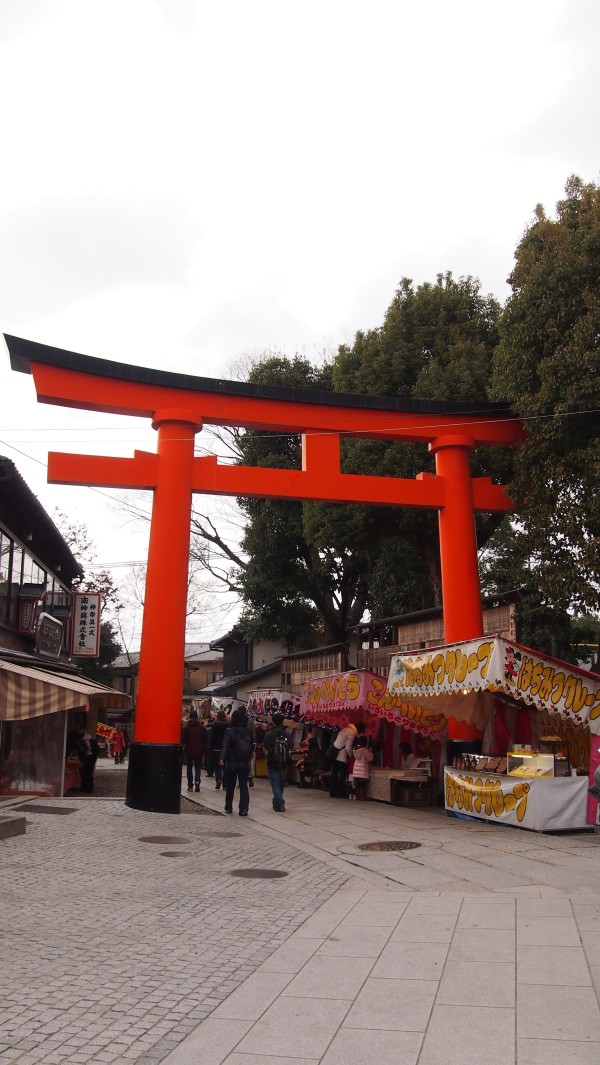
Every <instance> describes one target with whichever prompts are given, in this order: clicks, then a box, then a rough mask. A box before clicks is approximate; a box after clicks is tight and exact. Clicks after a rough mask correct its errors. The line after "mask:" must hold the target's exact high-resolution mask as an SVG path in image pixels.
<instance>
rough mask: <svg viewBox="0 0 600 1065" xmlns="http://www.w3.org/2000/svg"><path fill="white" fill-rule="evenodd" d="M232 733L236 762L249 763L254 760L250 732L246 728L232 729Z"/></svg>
mask: <svg viewBox="0 0 600 1065" xmlns="http://www.w3.org/2000/svg"><path fill="white" fill-rule="evenodd" d="M230 733H231V736H232V737H233V744H232V746H233V752H234V754H235V760H236V762H249V761H250V759H251V758H252V736H251V735H250V732H249V730H248V729H247V728H246V727H245V726H244V727H243V728H232V729H230Z"/></svg>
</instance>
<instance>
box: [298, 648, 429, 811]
mask: <svg viewBox="0 0 600 1065" xmlns="http://www.w3.org/2000/svg"><path fill="white" fill-rule="evenodd" d="M300 717H301V720H302V721H303V723H304V725H305V726H306V727H311V726H314V725H317V726H320V727H321V728H326V729H335V730H337V729H341V728H344V727H345V726H346V725H348V724H349V723H350V722H353V723H356V722H358V721H361V722H362V723H363V724H364V726H365V734H366V736H367V737H369V738H370V739H371V741H372V744H373V747H374V749H375V752H376V758H375V761H374V762H373V764H372V765H371V769H370V774H369V784H368V788H367V797H368V798H370V799H377V800H379V801H383V802H392V803H395V804H398V805H413V804H419V805H423V804H430V803H432V802H435V799H436V796H435V783H434V782H435V770H433V771H432V766H434V765H435V763H436V762H437V763H438V764H439V754H440V747H441V744H442V742H443V740H444V739H445V735H446V728H447V721H446V718H445V716H444V714H443V713H439V712H438V711H437V709H427V710H423V709H421V708H418V707H414V706H412V705H409V704H407V703H406V701H405V700H404V699H402V698H397V697H396V696H395V695H392V694H391V693H390V692H389V691H388V688H387V681H386V678H385V677H382V676H380V675H379V674H378V673H370V672H369V671H368V670H364V669H355V670H351V671H350V672H347V673H338V674H335V675H333V676H329V677H319V678H316V679H314V680H309V681H306V682H305V683H304V684H303V685H302V691H301V695H300ZM407 736H410V737H412V743H411V746H413V745H414V750H415V759H414V761H415V765H414V766H411V768H401V765H400V760H401V743H402V741H403V740H405V739H406V737H407ZM436 755H437V757H436Z"/></svg>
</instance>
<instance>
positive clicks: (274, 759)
mask: <svg viewBox="0 0 600 1065" xmlns="http://www.w3.org/2000/svg"><path fill="white" fill-rule="evenodd" d="M289 760H290V741H289V740H288V738H287V736H286V734H285V732H278V733H277V735H276V736H275V737H274V739H273V743H272V745H271V750H270V758H269V763H270V764H271V765H272V766H276V767H277V768H278V769H284V768H285V766H287V765H288V764H289Z"/></svg>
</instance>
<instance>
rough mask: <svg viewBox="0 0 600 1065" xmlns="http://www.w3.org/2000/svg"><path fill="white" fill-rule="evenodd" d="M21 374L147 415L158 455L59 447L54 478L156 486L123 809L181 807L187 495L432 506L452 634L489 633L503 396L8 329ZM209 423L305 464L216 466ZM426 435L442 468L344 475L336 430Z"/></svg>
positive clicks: (95, 405) (44, 391)
mask: <svg viewBox="0 0 600 1065" xmlns="http://www.w3.org/2000/svg"><path fill="white" fill-rule="evenodd" d="M5 340H6V344H7V346H8V350H9V353H10V358H11V366H12V368H13V370H18V371H21V372H23V373H31V374H32V375H33V379H34V383H35V387H36V391H37V397H38V401H39V402H41V403H55V404H58V405H60V406H66V407H76V408H79V409H82V410H94V411H103V412H105V413H110V414H125V415H137V416H139V417H143V418H151V420H152V426H153V428H155V429H156V430H157V433H158V446H157V452H156V454H151V453H148V452H139V451H136V452H134V457H133V458H132V459H126V458H105V457H99V456H98V457H96V456H89V455H67V454H60V453H56V452H51V453H50V454H49V456H48V480H49V481H50V482H51V483H54V484H87V485H98V486H100V485H101V486H103V487H109V488H146V489H152V490H153V492H154V498H153V505H152V522H151V529H150V543H149V549H148V568H147V577H146V600H145V607H144V618H143V625H142V638H141V646H140V664H139V677H138V695H137V703H136V718H135V734H134V742H133V743H132V746H131V752H130V760H129V771H128V781H127V799H126V801H127V804H128V805H129V806H132V807H134V808H136V809H141V810H149V811H159V812H163V813H179V809H180V784H181V767H180V758H179V741H180V729H181V692H182V687H183V661H184V647H185V617H186V599H187V577H188V565H189V547H190V524H191V509H192V493H193V492H204V493H208V494H211V495H248V496H259V497H265V498H266V497H276V498H279V499H300V500H306V499H319V500H323V501H327V502H335V503H371V504H379V505H386V506H389V505H395V506H409V507H425V508H430V509H436V510H437V511H438V512H439V532H440V556H441V574H442V599H443V611H444V637H445V640H446V642H447V643H455V642H458V641H461V640H467V639H474V638H476V637H478V636H482V635H483V625H482V614H481V594H480V587H479V573H478V567H477V544H476V539H475V520H474V517H475V513H474V512H475V511H476V510H484V511H507V510H509V509H510V507H511V503H510V500H509V499H508V498H507V496H506V494H505V492H504V488H503V486H501V485H495V484H493V483H492V481H491V479H490V478H489V477H476V478H472V477H471V473H470V468H469V455H470V452H471V451H472V450H473V449H474V448H475V447H478V446H487V447H489V446H500V447H506V446H516V445H518V444H519V443H521V442H522V440H523V439H524V428H523V425H522V423H521V422H520V421H519V420H517V419H515V418H514V416H513V415H512V414H511V412H510V410H509V408H508V407H507V406H506V405H504V404H477V405H475V404H468V403H459V404H454V403H441V402H440V403H435V402H429V401H423V400H410V399H408V400H406V399H395V398H388V397H383V396H361V395H342V394H339V393H329V392H314V391H309V390H304V389H295V388H282V387H275V386H263V385H255V384H242V383H238V382H234V381H221V380H215V379H210V378H202V377H191V376H187V375H184V374H177V373H169V372H167V371H162V370H151V369H146V368H141V367H137V366H129V365H125V364H122V363H115V362H110V361H107V360H104V359H96V358H90V357H88V356H85V355H78V354H76V353H74V352H69V351H63V350H62V349H60V348H52V347H48V346H46V345H44V344H37V343H34V342H32V341H28V340H22V339H20V338H18V337H12V336H6V335H5ZM204 424H213V425H227V426H236V427H242V428H246V429H262V430H268V431H271V432H282V433H294V434H299V435H301V436H302V469H301V470H279V469H265V468H259V467H247V466H221V465H219V463H218V461H217V459H216V458H215V457H213V456H211V457H208V458H195V457H194V440H195V436H196V433H197V432H199V431H200V430H201V429H202V426H203V425H204ZM341 436H350V437H366V438H371V439H377V440H390V441H398V440H406V441H412V442H418V443H427V444H428V446H429V451H430V453H431V454H433V455H435V466H436V472H435V474H431V473H421V474H419V475H418V476H417V478H416V479H415V480H409V479H405V478H395V477H376V476H363V475H356V474H346V473H341V472H340V437H341Z"/></svg>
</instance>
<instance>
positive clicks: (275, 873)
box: [229, 869, 288, 880]
mask: <svg viewBox="0 0 600 1065" xmlns="http://www.w3.org/2000/svg"><path fill="white" fill-rule="evenodd" d="M229 872H230V874H231V876H245V877H248V879H257V880H274V879H276V878H277V877H281V876H287V875H288V874H287V873H284V872H283V870H282V869H230V870H229Z"/></svg>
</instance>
